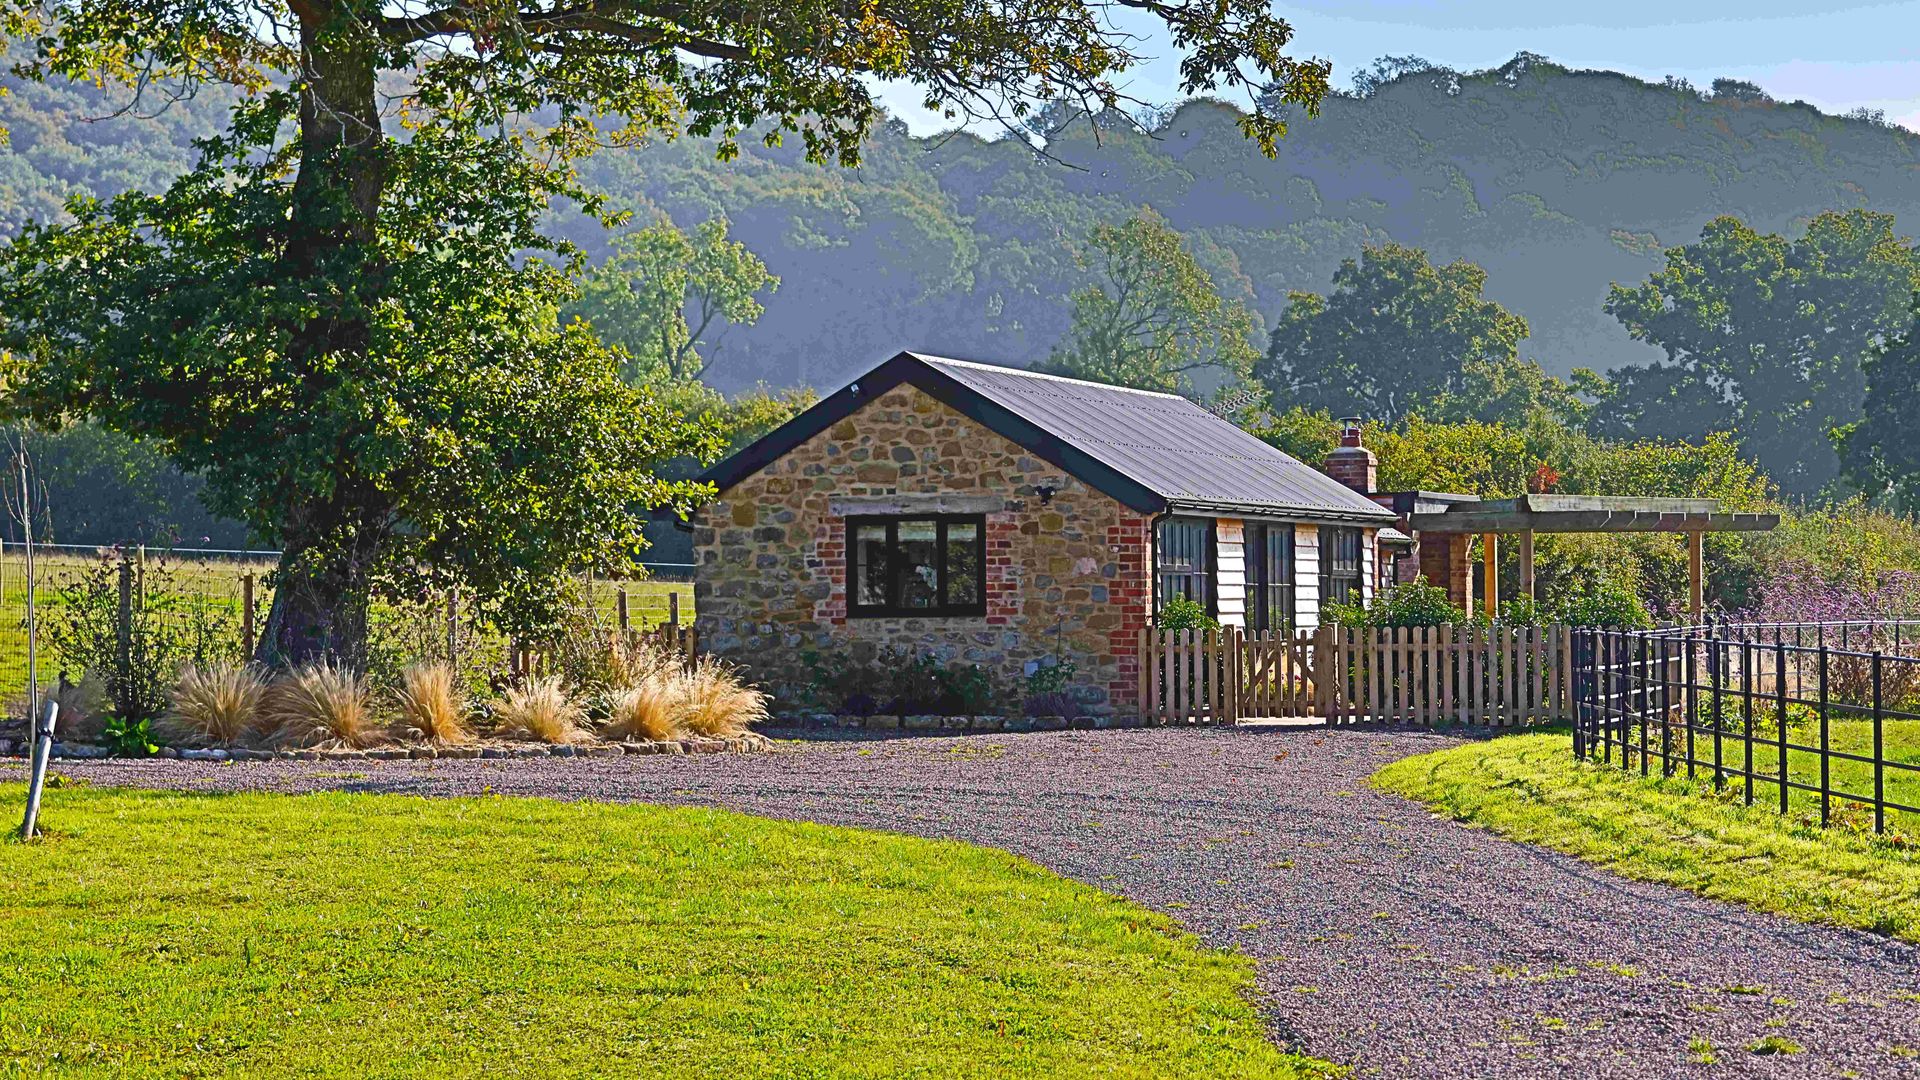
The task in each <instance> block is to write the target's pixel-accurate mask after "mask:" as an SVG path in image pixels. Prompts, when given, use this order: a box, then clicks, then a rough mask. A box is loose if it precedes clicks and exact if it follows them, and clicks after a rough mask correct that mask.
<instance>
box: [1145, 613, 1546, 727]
mask: <svg viewBox="0 0 1920 1080" xmlns="http://www.w3.org/2000/svg"><path fill="white" fill-rule="evenodd" d="M1139 648H1140V655H1141V656H1142V658H1143V661H1144V662H1143V663H1142V664H1141V665H1140V686H1139V697H1140V712H1141V715H1143V716H1145V717H1147V718H1149V719H1151V720H1153V721H1155V722H1158V723H1203V724H1205V723H1212V724H1233V723H1237V722H1239V721H1240V720H1243V719H1251V718H1255V717H1290V716H1317V717H1322V718H1324V719H1325V720H1326V721H1327V722H1328V723H1330V724H1350V723H1360V722H1382V723H1395V724H1413V725H1419V726H1429V727H1437V726H1446V725H1453V724H1471V725H1475V726H1485V725H1492V726H1508V725H1516V724H1525V723H1533V722H1537V721H1541V720H1554V721H1564V720H1568V719H1570V718H1571V717H1572V715H1573V707H1572V701H1573V675H1574V667H1573V633H1572V631H1571V630H1570V629H1569V628H1567V627H1564V626H1545V627H1521V626H1492V627H1488V626H1435V627H1412V628H1387V629H1377V630H1363V629H1355V628H1352V627H1333V626H1325V627H1321V628H1320V629H1318V630H1316V631H1312V632H1306V633H1287V632H1280V633H1271V632H1269V633H1249V632H1246V631H1243V630H1240V629H1237V628H1234V627H1226V628H1223V629H1220V630H1211V631H1209V630H1175V631H1163V630H1157V629H1151V628H1149V629H1145V630H1142V631H1141V632H1140V638H1139Z"/></svg>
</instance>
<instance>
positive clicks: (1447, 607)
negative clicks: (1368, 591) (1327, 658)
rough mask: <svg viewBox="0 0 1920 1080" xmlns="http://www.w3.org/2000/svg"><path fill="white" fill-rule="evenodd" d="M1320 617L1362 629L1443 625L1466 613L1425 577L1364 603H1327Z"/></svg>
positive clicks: (1462, 619) (1462, 618) (1458, 620)
mask: <svg viewBox="0 0 1920 1080" xmlns="http://www.w3.org/2000/svg"><path fill="white" fill-rule="evenodd" d="M1321 618H1322V620H1323V621H1325V622H1329V623H1332V624H1334V625H1335V626H1353V627H1360V628H1362V629H1382V628H1386V627H1415V626H1445V625H1447V624H1449V623H1465V622H1467V621H1468V619H1467V613H1466V612H1464V611H1462V610H1460V609H1459V608H1458V607H1456V606H1454V604H1453V602H1452V601H1451V600H1448V599H1447V590H1445V589H1443V588H1441V587H1439V586H1437V585H1429V584H1427V579H1426V578H1415V579H1414V580H1412V581H1403V582H1400V583H1398V584H1396V585H1394V586H1392V587H1390V588H1388V589H1385V590H1382V591H1381V592H1378V593H1375V594H1374V597H1373V603H1372V604H1371V605H1369V606H1366V607H1362V606H1360V605H1359V604H1341V603H1334V604H1329V605H1327V608H1326V611H1325V612H1324V613H1323V614H1322V616H1321Z"/></svg>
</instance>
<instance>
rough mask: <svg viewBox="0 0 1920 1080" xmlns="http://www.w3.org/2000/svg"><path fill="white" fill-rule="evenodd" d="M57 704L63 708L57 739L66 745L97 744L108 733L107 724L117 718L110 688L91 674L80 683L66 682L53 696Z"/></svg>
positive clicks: (55, 727) (55, 732) (57, 720)
mask: <svg viewBox="0 0 1920 1080" xmlns="http://www.w3.org/2000/svg"><path fill="white" fill-rule="evenodd" d="M53 700H54V703H55V704H56V705H59V706H60V711H59V712H58V713H57V714H55V715H54V718H53V737H54V738H56V739H59V740H61V741H63V742H94V741H95V740H97V739H99V738H100V736H101V734H102V733H104V732H105V731H106V729H107V720H108V718H109V717H111V716H112V715H113V700H112V698H111V697H110V696H109V695H108V693H107V687H106V684H105V683H103V682H101V681H100V680H99V679H97V678H95V677H94V676H93V674H92V673H91V672H89V673H88V674H86V675H83V676H81V678H80V681H79V682H77V683H68V682H62V683H61V685H60V687H59V689H57V690H55V691H54V692H53ZM35 719H36V720H37V719H38V717H36V718H35Z"/></svg>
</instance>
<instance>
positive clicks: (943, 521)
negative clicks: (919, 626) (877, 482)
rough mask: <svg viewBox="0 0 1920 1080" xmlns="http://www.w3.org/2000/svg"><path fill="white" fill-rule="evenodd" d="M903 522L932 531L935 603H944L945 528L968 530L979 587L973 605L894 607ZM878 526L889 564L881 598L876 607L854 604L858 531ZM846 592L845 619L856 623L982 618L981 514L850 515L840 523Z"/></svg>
mask: <svg viewBox="0 0 1920 1080" xmlns="http://www.w3.org/2000/svg"><path fill="white" fill-rule="evenodd" d="M906 522H931V523H932V524H933V525H934V527H935V532H934V551H935V552H936V555H935V558H936V559H937V562H936V564H935V568H934V573H935V574H936V575H937V578H938V592H939V596H940V599H941V600H942V601H945V600H946V599H947V583H948V576H949V575H948V569H947V554H948V547H949V544H948V541H947V528H948V526H950V525H971V526H973V555H974V565H975V566H977V567H978V568H979V576H980V587H979V592H978V593H977V595H976V596H975V598H974V601H973V602H971V603H966V604H947V603H942V604H940V605H938V606H934V607H906V606H903V605H901V603H900V593H901V586H902V583H903V579H902V576H901V575H902V572H903V570H904V568H905V566H906V562H905V560H902V559H900V558H899V557H898V556H899V551H900V526H901V524H903V523H906ZM873 525H884V526H885V527H886V530H887V540H886V547H887V555H888V560H889V562H890V563H892V566H891V567H890V568H889V572H888V574H887V598H886V601H885V602H884V603H880V604H863V603H861V602H860V580H859V568H860V561H859V560H860V549H859V536H860V529H861V527H862V526H873ZM845 536H846V546H847V550H846V560H847V563H846V589H847V616H848V617H849V618H860V619H882V618H910V619H926V618H935V619H941V618H962V617H975V616H984V615H986V613H987V515H985V514H854V515H849V516H848V517H847V519H846V533H845Z"/></svg>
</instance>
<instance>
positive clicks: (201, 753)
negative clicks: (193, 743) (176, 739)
mask: <svg viewBox="0 0 1920 1080" xmlns="http://www.w3.org/2000/svg"><path fill="white" fill-rule="evenodd" d="M180 759H181V760H182V761H225V760H227V752H226V751H225V750H217V749H216V750H182V751H180Z"/></svg>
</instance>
